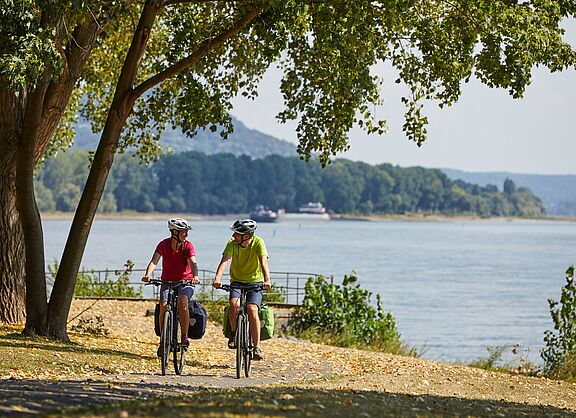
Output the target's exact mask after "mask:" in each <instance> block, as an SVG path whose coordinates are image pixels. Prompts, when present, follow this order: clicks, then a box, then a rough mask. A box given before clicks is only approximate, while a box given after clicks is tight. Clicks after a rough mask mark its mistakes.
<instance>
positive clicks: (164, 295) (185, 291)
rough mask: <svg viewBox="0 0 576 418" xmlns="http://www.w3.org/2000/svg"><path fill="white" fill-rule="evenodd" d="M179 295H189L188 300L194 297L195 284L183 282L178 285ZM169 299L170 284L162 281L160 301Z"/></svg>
mask: <svg viewBox="0 0 576 418" xmlns="http://www.w3.org/2000/svg"><path fill="white" fill-rule="evenodd" d="M176 291H177V293H178V296H187V297H188V300H190V299H192V295H193V294H194V286H192V285H191V284H187V283H186V284H181V285H178V286H177V287H176ZM166 301H168V284H167V283H162V285H161V286H160V302H166Z"/></svg>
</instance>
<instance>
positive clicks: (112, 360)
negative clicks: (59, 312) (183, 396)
mask: <svg viewBox="0 0 576 418" xmlns="http://www.w3.org/2000/svg"><path fill="white" fill-rule="evenodd" d="M21 330H22V327H21V326H12V325H0V377H3V378H8V377H12V378H18V379H24V378H52V377H57V376H62V375H65V376H83V375H102V374H114V373H122V372H125V371H138V372H142V373H150V372H152V371H153V370H155V368H157V365H156V359H155V358H154V357H153V354H154V352H155V351H154V350H155V348H154V346H153V345H152V344H150V343H149V342H145V341H137V340H134V339H128V338H119V337H111V336H106V337H101V336H98V335H90V334H85V333H76V332H70V334H69V335H70V338H71V340H72V342H69V343H65V342H57V341H52V340H49V339H47V338H44V337H28V336H23V335H22V334H21Z"/></svg>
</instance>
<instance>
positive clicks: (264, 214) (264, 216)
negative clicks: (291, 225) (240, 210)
mask: <svg viewBox="0 0 576 418" xmlns="http://www.w3.org/2000/svg"><path fill="white" fill-rule="evenodd" d="M250 219H253V220H255V221H256V222H276V220H277V219H278V214H277V213H276V212H274V211H273V210H270V209H268V208H267V207H266V206H264V205H256V207H255V208H254V210H253V211H252V212H250Z"/></svg>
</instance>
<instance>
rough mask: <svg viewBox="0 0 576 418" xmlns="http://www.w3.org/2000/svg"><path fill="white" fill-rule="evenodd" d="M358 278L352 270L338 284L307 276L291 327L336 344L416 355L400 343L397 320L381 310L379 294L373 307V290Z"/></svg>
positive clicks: (300, 332)
mask: <svg viewBox="0 0 576 418" xmlns="http://www.w3.org/2000/svg"><path fill="white" fill-rule="evenodd" d="M357 281H358V277H357V276H356V273H354V272H352V274H350V275H349V276H344V280H343V281H342V285H341V286H340V285H336V284H333V283H330V282H328V281H327V280H326V279H325V278H324V277H322V276H320V277H311V278H309V279H308V281H307V282H306V286H305V295H304V300H303V303H302V305H301V306H300V307H298V308H297V309H296V311H295V312H294V316H293V320H292V321H291V328H292V330H293V331H294V332H295V333H296V334H298V335H300V336H303V337H307V338H311V339H314V340H323V341H325V342H329V343H331V344H335V345H339V346H345V347H349V346H354V347H367V348H368V347H370V348H375V349H378V350H382V351H387V352H392V353H399V354H410V355H416V352H415V350H413V349H411V350H410V349H407V347H406V346H405V345H404V344H403V343H402V342H401V340H400V334H399V333H398V330H397V328H396V321H395V319H394V317H393V316H392V314H391V313H389V312H384V310H383V309H382V303H381V298H380V295H376V307H374V306H372V305H371V304H370V299H371V296H372V293H371V292H369V291H367V290H364V289H361V288H360V285H358V284H356V282H357Z"/></svg>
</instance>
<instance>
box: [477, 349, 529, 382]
mask: <svg viewBox="0 0 576 418" xmlns="http://www.w3.org/2000/svg"><path fill="white" fill-rule="evenodd" d="M520 348H521V347H520V344H514V345H511V344H505V345H498V346H496V347H487V348H486V350H488V357H480V358H478V359H476V360H474V361H472V362H471V363H469V364H468V365H469V366H471V367H476V368H478V369H484V370H490V371H507V372H510V373H518V374H523V375H529V376H534V375H536V374H538V372H539V368H538V366H537V365H536V364H534V363H532V362H531V361H529V360H528V356H529V354H530V349H529V348H528V347H526V348H524V349H523V350H520ZM507 351H510V354H511V355H512V356H511V358H508V359H506V360H505V359H504V354H505V353H506V352H507ZM506 357H510V355H508V356H506Z"/></svg>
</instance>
